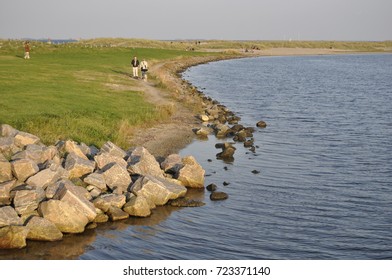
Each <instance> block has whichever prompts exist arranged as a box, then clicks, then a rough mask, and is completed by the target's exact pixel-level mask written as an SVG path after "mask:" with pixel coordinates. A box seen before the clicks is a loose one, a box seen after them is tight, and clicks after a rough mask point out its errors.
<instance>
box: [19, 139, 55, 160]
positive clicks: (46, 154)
mask: <svg viewBox="0 0 392 280" xmlns="http://www.w3.org/2000/svg"><path fill="white" fill-rule="evenodd" d="M57 153H58V152H57V149H56V147H55V146H49V147H46V146H43V145H37V144H30V145H27V146H26V149H25V150H23V151H21V152H18V153H16V154H15V155H13V156H12V160H17V159H31V160H32V161H34V162H35V163H36V164H38V165H42V164H44V163H45V162H47V161H50V160H52V159H53V158H54V156H55V155H56V154H57Z"/></svg>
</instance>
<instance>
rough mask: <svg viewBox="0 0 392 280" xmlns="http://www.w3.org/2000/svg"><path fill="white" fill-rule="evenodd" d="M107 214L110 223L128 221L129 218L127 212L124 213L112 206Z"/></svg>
mask: <svg viewBox="0 0 392 280" xmlns="http://www.w3.org/2000/svg"><path fill="white" fill-rule="evenodd" d="M107 214H108V216H109V218H110V220H111V221H118V220H124V219H128V217H129V214H128V213H127V212H124V211H123V210H121V209H120V208H117V207H114V206H110V207H109V210H108V212H107Z"/></svg>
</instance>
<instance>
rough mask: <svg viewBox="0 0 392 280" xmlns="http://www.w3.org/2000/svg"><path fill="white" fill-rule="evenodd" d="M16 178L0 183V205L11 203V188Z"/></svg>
mask: <svg viewBox="0 0 392 280" xmlns="http://www.w3.org/2000/svg"><path fill="white" fill-rule="evenodd" d="M15 183H16V180H11V181H7V182H3V183H0V206H3V205H10V204H11V194H10V192H11V190H12V188H13V187H14V186H15Z"/></svg>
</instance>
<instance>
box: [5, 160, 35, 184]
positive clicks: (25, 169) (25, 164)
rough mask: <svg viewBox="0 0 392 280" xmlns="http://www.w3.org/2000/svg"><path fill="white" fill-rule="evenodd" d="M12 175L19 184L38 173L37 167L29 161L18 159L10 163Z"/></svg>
mask: <svg viewBox="0 0 392 280" xmlns="http://www.w3.org/2000/svg"><path fill="white" fill-rule="evenodd" d="M11 166H12V173H13V174H14V176H15V177H16V178H17V179H18V180H19V181H21V182H24V181H26V179H27V178H29V177H31V176H33V175H34V174H36V173H37V172H38V171H39V167H38V165H37V164H36V163H35V162H34V161H32V160H31V159H18V160H15V161H12V162H11Z"/></svg>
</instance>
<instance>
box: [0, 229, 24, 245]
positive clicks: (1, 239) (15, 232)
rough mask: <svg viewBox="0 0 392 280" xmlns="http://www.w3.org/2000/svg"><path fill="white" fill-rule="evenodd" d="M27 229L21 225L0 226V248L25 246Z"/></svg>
mask: <svg viewBox="0 0 392 280" xmlns="http://www.w3.org/2000/svg"><path fill="white" fill-rule="evenodd" d="M28 232H29V229H28V228H26V227H23V226H7V227H3V228H0V249H21V248H24V247H26V237H27V234H28Z"/></svg>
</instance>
